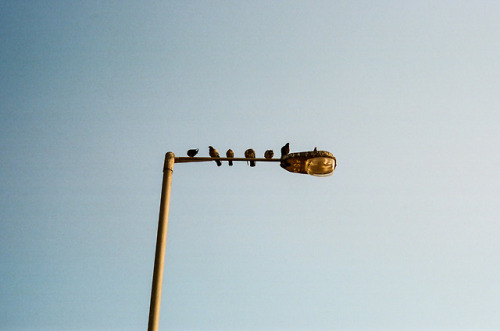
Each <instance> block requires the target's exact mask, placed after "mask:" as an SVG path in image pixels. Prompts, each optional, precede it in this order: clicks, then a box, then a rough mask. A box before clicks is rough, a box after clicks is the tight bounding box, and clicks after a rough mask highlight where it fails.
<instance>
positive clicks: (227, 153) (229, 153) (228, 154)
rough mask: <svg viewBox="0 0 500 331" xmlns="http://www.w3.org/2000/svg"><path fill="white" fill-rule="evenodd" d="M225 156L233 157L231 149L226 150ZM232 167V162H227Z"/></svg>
mask: <svg viewBox="0 0 500 331" xmlns="http://www.w3.org/2000/svg"><path fill="white" fill-rule="evenodd" d="M226 156H227V157H234V152H233V150H232V149H228V150H227V152H226ZM232 165H233V161H231V160H229V166H232Z"/></svg>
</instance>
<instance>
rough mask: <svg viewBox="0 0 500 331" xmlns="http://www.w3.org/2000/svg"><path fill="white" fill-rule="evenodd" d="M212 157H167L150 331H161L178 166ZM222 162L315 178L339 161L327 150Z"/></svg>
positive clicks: (168, 155)
mask: <svg viewBox="0 0 500 331" xmlns="http://www.w3.org/2000/svg"><path fill="white" fill-rule="evenodd" d="M215 159H216V158H212V157H176V156H175V154H174V153H172V152H168V153H167V154H165V163H164V165H163V183H162V188H161V199H160V215H159V220H158V233H157V236H156V251H155V263H154V269H153V282H152V288H151V302H150V305H149V322H148V331H157V330H158V326H159V322H160V303H161V290H162V284H163V270H164V264H165V247H166V243H167V226H168V211H169V208H170V189H171V187H172V173H173V171H174V163H188V162H208V161H214V160H215ZM217 159H218V160H220V161H236V162H238V161H251V160H252V161H255V162H280V166H281V167H282V168H283V169H285V170H287V171H290V172H294V173H299V174H309V175H313V176H319V177H325V176H331V175H332V174H333V171H334V170H335V167H336V166H337V160H336V159H335V157H334V156H333V154H332V153H330V152H326V151H317V150H314V151H310V152H300V153H290V154H287V155H284V156H282V157H281V158H280V159H272V158H271V159H267V158H227V157H221V158H217Z"/></svg>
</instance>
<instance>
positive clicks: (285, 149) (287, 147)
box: [281, 143, 290, 158]
mask: <svg viewBox="0 0 500 331" xmlns="http://www.w3.org/2000/svg"><path fill="white" fill-rule="evenodd" d="M288 153H290V143H286V145H285V146H283V147H281V158H283V156H285V155H287V154H288Z"/></svg>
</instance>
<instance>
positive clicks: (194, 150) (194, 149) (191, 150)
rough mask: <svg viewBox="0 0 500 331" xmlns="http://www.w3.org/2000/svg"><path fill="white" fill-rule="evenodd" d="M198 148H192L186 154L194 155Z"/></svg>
mask: <svg viewBox="0 0 500 331" xmlns="http://www.w3.org/2000/svg"><path fill="white" fill-rule="evenodd" d="M198 151H199V149H198V148H193V149H190V150H188V151H187V155H188V156H189V157H194V156H195V155H196V154H198Z"/></svg>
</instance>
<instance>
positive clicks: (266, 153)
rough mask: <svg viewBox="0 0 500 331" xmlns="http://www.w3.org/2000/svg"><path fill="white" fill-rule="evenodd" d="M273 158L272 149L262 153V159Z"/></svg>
mask: <svg viewBox="0 0 500 331" xmlns="http://www.w3.org/2000/svg"><path fill="white" fill-rule="evenodd" d="M273 156H274V152H273V150H272V149H268V150H267V151H266V152H265V153H264V157H265V158H266V159H272V158H273Z"/></svg>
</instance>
